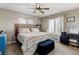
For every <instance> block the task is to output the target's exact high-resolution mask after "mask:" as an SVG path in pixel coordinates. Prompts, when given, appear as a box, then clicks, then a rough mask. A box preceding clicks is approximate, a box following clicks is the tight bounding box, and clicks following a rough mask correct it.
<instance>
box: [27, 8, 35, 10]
mask: <svg viewBox="0 0 79 59" xmlns="http://www.w3.org/2000/svg"><path fill="white" fill-rule="evenodd" d="M28 9H34V10H35V9H36V8H28Z"/></svg>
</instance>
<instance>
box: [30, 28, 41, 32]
mask: <svg viewBox="0 0 79 59" xmlns="http://www.w3.org/2000/svg"><path fill="white" fill-rule="evenodd" d="M31 31H32V32H40V30H39V29H38V28H31Z"/></svg>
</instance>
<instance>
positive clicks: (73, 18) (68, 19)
mask: <svg viewBox="0 0 79 59" xmlns="http://www.w3.org/2000/svg"><path fill="white" fill-rule="evenodd" d="M67 22H75V17H67Z"/></svg>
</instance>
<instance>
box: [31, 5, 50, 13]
mask: <svg viewBox="0 0 79 59" xmlns="http://www.w3.org/2000/svg"><path fill="white" fill-rule="evenodd" d="M30 9H34V10H35V11H33V13H35V12H37V11H40V12H41V13H45V12H44V10H49V8H42V7H41V6H40V5H38V4H35V8H30Z"/></svg>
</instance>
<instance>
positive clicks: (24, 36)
mask: <svg viewBox="0 0 79 59" xmlns="http://www.w3.org/2000/svg"><path fill="white" fill-rule="evenodd" d="M19 25H21V26H18V27H16V29H18V28H19V27H20V28H21V27H22V28H24V27H25V28H27V27H28V28H34V27H35V26H34V25H30V26H28V25H24V24H19ZM23 26H24V27H23ZM17 31H18V30H17ZM16 37H17V39H16V40H17V41H19V42H20V43H21V44H22V45H21V48H22V51H23V54H24V55H33V54H34V52H35V51H36V49H37V45H38V43H39V42H41V41H44V40H46V39H52V40H53V36H52V34H50V33H46V32H17V36H16Z"/></svg>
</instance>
